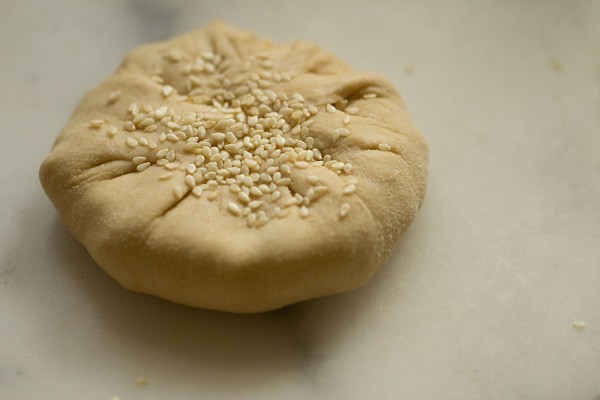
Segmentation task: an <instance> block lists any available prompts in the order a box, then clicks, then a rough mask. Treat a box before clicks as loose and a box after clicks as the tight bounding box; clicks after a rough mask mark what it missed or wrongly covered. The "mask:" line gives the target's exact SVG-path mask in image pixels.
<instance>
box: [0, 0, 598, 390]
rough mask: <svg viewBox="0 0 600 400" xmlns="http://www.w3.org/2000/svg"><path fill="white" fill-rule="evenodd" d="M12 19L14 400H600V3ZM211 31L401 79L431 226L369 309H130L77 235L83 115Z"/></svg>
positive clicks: (8, 368) (155, 6) (0, 364)
mask: <svg viewBox="0 0 600 400" xmlns="http://www.w3.org/2000/svg"><path fill="white" fill-rule="evenodd" d="M84 3H85V4H84ZM2 9H3V12H2V13H0V26H1V27H2V28H0V29H1V30H2V35H0V54H2V61H1V63H0V66H1V67H0V68H1V71H2V74H0V88H1V91H0V126H1V129H2V131H1V132H0V143H1V146H0V163H1V168H0V185H1V186H0V187H1V189H0V190H1V196H0V400H9V399H10V400H12V399H16V400H21V399H27V400H29V399H35V400H39V399H45V400H54V399H56V400H59V399H60V400H65V399H66V400H69V399H86V400H111V399H112V398H113V396H118V397H119V399H121V400H132V399H147V400H160V399H164V400H179V399H284V398H285V399H313V398H314V399H344V400H353V399H356V400H362V399H457V400H465V399H544V400H547V399H557V400H558V399H581V400H598V399H600V2H598V1H587V2H586V1H579V2H532V1H530V2H521V1H517V0H515V1H507V2H495V1H494V2H492V1H486V2H484V1H478V2H472V1H462V2H460V1H459V2H457V1H439V2H420V1H404V2H395V1H372V2H370V5H367V3H366V2H341V1H340V2H317V1H295V2H269V1H260V2H232V1H219V2H208V1H207V2H196V1H192V0H189V1H172V2H164V1H147V2H144V1H107V2H99V1H98V2H79V1H74V0H73V1H66V0H63V1H54V2H48V1H43V0H39V1H19V2H7V4H4V5H3V7H2ZM213 19H224V20H227V21H229V22H231V23H234V24H237V25H240V26H241V27H245V28H249V29H252V30H255V31H257V32H259V33H260V34H261V35H264V36H269V37H272V38H274V39H276V40H279V41H285V40H292V39H295V38H304V39H309V40H313V41H316V42H318V43H320V44H321V45H322V46H323V47H325V48H327V49H329V50H331V51H332V52H334V53H336V54H338V55H339V56H341V57H342V58H344V59H346V60H347V61H348V62H349V63H350V64H352V65H354V66H355V67H357V68H361V69H368V70H375V71H378V72H382V73H384V74H385V75H387V76H388V77H389V78H390V79H391V80H392V81H393V82H394V83H395V84H396V86H397V87H398V88H399V90H400V92H401V93H402V94H403V96H404V98H405V100H406V103H407V104H408V107H409V110H410V111H411V114H412V116H413V118H414V120H415V121H416V123H417V124H418V126H420V127H421V129H422V130H423V132H424V133H425V135H426V137H427V138H428V141H429V143H430V151H431V154H430V155H431V164H430V180H429V189H428V193H427V197H426V201H425V204H424V206H423V208H422V210H421V211H420V213H419V215H418V217H417V219H416V221H415V222H414V224H413V226H412V227H411V229H410V231H409V233H408V234H407V236H406V237H405V240H403V241H402V242H401V244H400V245H399V246H398V248H397V250H396V251H395V252H394V255H393V256H392V258H391V259H390V260H389V262H388V263H387V265H386V266H385V267H384V268H383V269H382V270H381V271H380V272H379V273H378V274H377V275H376V276H375V278H374V279H373V280H372V281H371V282H370V283H369V284H368V285H366V286H365V287H363V288H361V289H359V290H356V291H354V292H352V293H349V294H345V295H338V296H333V297H329V298H325V299H320V300H314V301H309V302H306V303H302V304H298V305H294V306H291V307H288V308H285V309H283V310H280V311H277V312H272V313H267V314H262V315H246V316H243V315H232V314H224V313H218V312H210V311H204V310H197V309H192V308H187V307H183V306H179V305H176V304H172V303H169V302H166V301H163V300H160V299H156V298H152V297H149V296H144V295H139V294H135V293H131V292H128V291H126V290H124V289H122V288H121V287H119V286H118V285H117V284H116V283H114V282H113V281H112V280H111V279H110V278H108V277H107V276H106V275H105V274H104V272H102V271H101V270H100V269H99V268H98V267H97V266H95V264H94V263H93V262H92V260H91V259H90V257H89V256H88V255H87V253H86V251H85V250H84V249H83V247H82V246H81V245H79V244H78V243H77V242H76V240H75V239H73V237H71V236H70V234H69V233H68V232H67V231H66V230H65V229H64V228H63V226H62V225H61V223H60V222H59V220H58V219H57V216H56V212H55V210H54V208H53V207H52V205H51V204H50V201H49V200H48V199H47V198H46V197H45V195H44V193H43V191H42V189H41V187H40V184H39V182H38V178H37V170H38V167H39V164H40V162H41V160H42V159H43V158H44V156H45V155H46V154H47V152H48V151H49V148H50V146H51V143H52V142H53V140H54V138H55V136H56V135H57V133H58V131H59V130H60V128H61V127H62V125H63V124H64V123H65V122H66V120H67V119H68V117H69V115H70V113H71V111H72V110H73V108H74V107H75V105H76V103H77V101H78V100H79V98H80V97H81V96H82V95H83V94H84V92H85V91H86V90H87V89H89V88H90V87H91V86H93V85H95V84H97V83H99V82H100V81H101V80H102V79H104V78H105V77H106V76H108V75H109V74H111V72H112V71H113V70H114V69H115V68H116V66H117V65H118V64H119V63H120V61H121V59H122V57H123V56H124V55H125V54H126V53H127V52H128V51H129V50H130V49H132V48H133V47H135V46H137V45H138V44H141V43H143V42H146V41H151V40H159V39H164V38H167V37H169V36H172V35H175V34H178V33H183V32H185V31H188V30H191V29H194V28H197V27H200V26H203V25H205V24H207V23H208V22H209V21H212V20H213ZM575 321H584V322H585V323H586V327H585V329H577V328H574V327H573V326H572V323H573V322H575ZM136 374H138V375H139V376H141V377H143V378H144V379H145V380H146V381H147V384H145V385H139V384H137V383H136V381H135V376H136Z"/></svg>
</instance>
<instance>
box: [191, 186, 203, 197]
mask: <svg viewBox="0 0 600 400" xmlns="http://www.w3.org/2000/svg"><path fill="white" fill-rule="evenodd" d="M192 194H193V195H194V196H196V197H200V196H202V188H201V187H200V186H196V187H194V188H193V189H192Z"/></svg>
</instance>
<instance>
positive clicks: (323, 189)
mask: <svg viewBox="0 0 600 400" xmlns="http://www.w3.org/2000/svg"><path fill="white" fill-rule="evenodd" d="M328 191H329V188H328V187H327V186H317V187H315V188H313V193H314V195H313V199H318V198H320V197H323V196H324V195H325V194H326V193H327V192H328Z"/></svg>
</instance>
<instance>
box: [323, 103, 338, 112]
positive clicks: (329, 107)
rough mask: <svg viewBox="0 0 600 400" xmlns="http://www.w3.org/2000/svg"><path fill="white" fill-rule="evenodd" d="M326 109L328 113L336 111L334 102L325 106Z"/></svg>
mask: <svg viewBox="0 0 600 400" xmlns="http://www.w3.org/2000/svg"><path fill="white" fill-rule="evenodd" d="M325 108H326V110H327V112H328V113H334V112H336V109H335V106H334V105H333V104H327V106H325Z"/></svg>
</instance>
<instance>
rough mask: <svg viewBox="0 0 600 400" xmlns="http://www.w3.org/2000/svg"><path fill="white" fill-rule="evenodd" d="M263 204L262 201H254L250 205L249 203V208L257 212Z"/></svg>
mask: <svg viewBox="0 0 600 400" xmlns="http://www.w3.org/2000/svg"><path fill="white" fill-rule="evenodd" d="M262 204H263V202H262V201H260V200H254V201H251V202H250V203H248V207H250V209H252V210H256V209H257V208H259V207H260V206H262Z"/></svg>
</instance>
